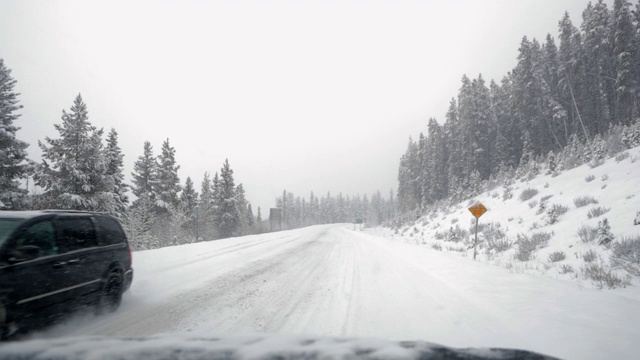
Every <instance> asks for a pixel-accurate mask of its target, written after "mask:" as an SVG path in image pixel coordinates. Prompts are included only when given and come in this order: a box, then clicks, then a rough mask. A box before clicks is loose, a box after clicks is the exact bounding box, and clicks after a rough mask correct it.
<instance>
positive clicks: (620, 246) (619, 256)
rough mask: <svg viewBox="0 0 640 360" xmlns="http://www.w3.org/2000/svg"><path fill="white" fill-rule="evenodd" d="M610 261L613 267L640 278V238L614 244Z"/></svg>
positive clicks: (624, 239)
mask: <svg viewBox="0 0 640 360" xmlns="http://www.w3.org/2000/svg"><path fill="white" fill-rule="evenodd" d="M610 261H611V266H612V267H614V268H616V269H623V270H625V271H626V272H628V273H629V274H631V275H635V276H640V236H636V237H635V238H623V239H622V240H620V241H616V242H615V243H613V245H612V246H611V258H610Z"/></svg>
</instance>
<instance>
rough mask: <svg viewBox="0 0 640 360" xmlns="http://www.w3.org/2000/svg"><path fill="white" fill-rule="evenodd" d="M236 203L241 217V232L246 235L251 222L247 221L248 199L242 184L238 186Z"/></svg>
mask: <svg viewBox="0 0 640 360" xmlns="http://www.w3.org/2000/svg"><path fill="white" fill-rule="evenodd" d="M235 203H236V209H237V212H238V214H239V216H240V230H241V233H243V234H246V233H247V232H246V230H247V229H248V227H249V220H248V219H247V217H248V213H247V205H248V202H247V199H246V197H245V192H244V186H243V185H242V184H238V186H236V199H235Z"/></svg>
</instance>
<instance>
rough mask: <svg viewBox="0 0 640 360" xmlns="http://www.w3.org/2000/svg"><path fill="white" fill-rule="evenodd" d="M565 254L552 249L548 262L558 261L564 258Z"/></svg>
mask: <svg viewBox="0 0 640 360" xmlns="http://www.w3.org/2000/svg"><path fill="white" fill-rule="evenodd" d="M566 257H567V256H566V255H565V254H564V252H562V251H554V252H552V253H551V254H549V262H558V261H562V260H564V259H566Z"/></svg>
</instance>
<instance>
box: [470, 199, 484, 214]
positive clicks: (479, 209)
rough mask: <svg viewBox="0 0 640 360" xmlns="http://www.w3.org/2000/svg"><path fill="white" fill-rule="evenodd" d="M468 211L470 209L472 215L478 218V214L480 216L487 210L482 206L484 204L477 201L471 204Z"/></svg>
mask: <svg viewBox="0 0 640 360" xmlns="http://www.w3.org/2000/svg"><path fill="white" fill-rule="evenodd" d="M469 211H471V213H472V214H473V216H475V217H476V218H479V217H480V216H482V214H484V213H486V212H487V208H486V207H484V205H482V203H480V202H477V203H475V204H473V206H471V207H470V208H469Z"/></svg>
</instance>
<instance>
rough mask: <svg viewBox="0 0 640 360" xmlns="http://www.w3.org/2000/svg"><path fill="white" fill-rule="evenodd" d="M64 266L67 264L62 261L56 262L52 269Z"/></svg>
mask: <svg viewBox="0 0 640 360" xmlns="http://www.w3.org/2000/svg"><path fill="white" fill-rule="evenodd" d="M65 265H67V263H66V262H64V261H58V262H57V263H54V264H53V268H54V269H60V268H61V267H63V266H65Z"/></svg>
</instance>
